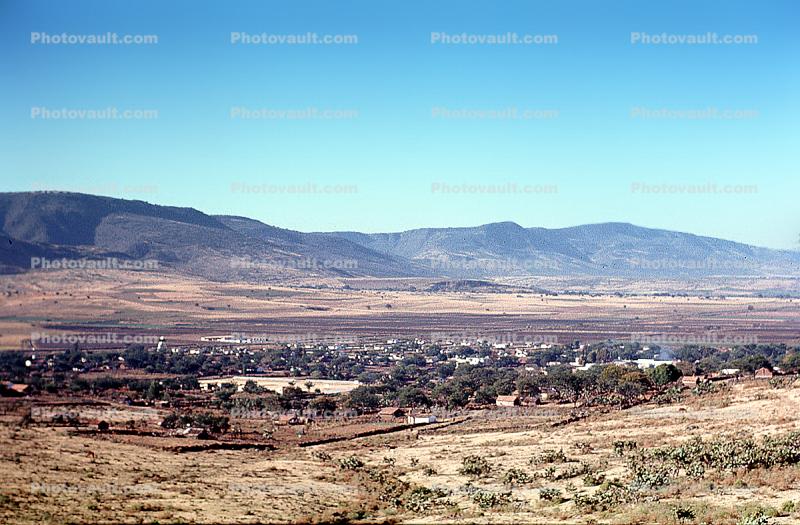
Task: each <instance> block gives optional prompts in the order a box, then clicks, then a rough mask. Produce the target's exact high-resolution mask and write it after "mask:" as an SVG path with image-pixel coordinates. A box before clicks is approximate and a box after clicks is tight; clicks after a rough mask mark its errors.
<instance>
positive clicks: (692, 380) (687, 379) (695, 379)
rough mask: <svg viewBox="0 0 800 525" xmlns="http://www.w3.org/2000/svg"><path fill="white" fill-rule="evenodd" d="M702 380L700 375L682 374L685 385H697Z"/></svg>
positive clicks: (682, 381)
mask: <svg viewBox="0 0 800 525" xmlns="http://www.w3.org/2000/svg"><path fill="white" fill-rule="evenodd" d="M700 382H701V377H700V376H682V377H681V383H683V386H689V387H695V386H697V384H698V383H700Z"/></svg>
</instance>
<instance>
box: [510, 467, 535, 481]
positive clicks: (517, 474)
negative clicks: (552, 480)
mask: <svg viewBox="0 0 800 525" xmlns="http://www.w3.org/2000/svg"><path fill="white" fill-rule="evenodd" d="M531 481H533V478H532V477H531V476H529V475H528V473H527V472H525V471H524V470H522V469H518V468H510V469H508V471H506V474H505V476H503V483H506V484H507V485H524V484H527V483H530V482H531Z"/></svg>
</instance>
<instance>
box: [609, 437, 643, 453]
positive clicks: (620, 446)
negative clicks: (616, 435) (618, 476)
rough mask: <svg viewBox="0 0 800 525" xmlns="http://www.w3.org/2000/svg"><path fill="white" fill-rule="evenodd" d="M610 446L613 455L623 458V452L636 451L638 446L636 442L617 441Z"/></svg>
mask: <svg viewBox="0 0 800 525" xmlns="http://www.w3.org/2000/svg"><path fill="white" fill-rule="evenodd" d="M612 446H613V447H614V454H616V455H617V456H624V455H625V452H628V451H630V450H636V448H637V447H638V446H639V445H638V443H636V441H626V440H618V441H614V443H612Z"/></svg>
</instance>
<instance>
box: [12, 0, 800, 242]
mask: <svg viewBox="0 0 800 525" xmlns="http://www.w3.org/2000/svg"><path fill="white" fill-rule="evenodd" d="M798 14H800V4H798V3H796V2H793V1H789V0H787V1H774V0H766V1H762V2H752V1H748V2H740V1H732V0H723V1H697V0H692V1H670V2H666V1H664V2H655V1H647V2H644V1H641V0H636V1H627V0H609V1H605V2H601V1H597V0H585V1H570V0H552V1H533V0H521V1H514V0H503V1H502V2H497V1H485V2H469V1H458V2H451V1H445V0H436V1H433V2H431V1H427V0H426V1H422V0H419V1H402V2H399V1H380V2H376V1H374V0H363V1H347V0H337V1H330V0H319V1H303V0H291V1H288V0H287V1H281V2H277V1H270V0H260V1H255V2H246V1H236V2H202V1H192V2H188V1H175V0H171V1H169V2H165V1H163V0H159V1H140V2H122V1H108V0H102V1H97V2H88V1H77V2H76V1H63V2H62V1H57V2H53V1H38V0H0V46H2V53H0V67H2V71H3V72H4V79H3V82H2V83H0V96H2V100H3V104H2V105H1V106H0V182H2V184H0V190H3V191H24V190H31V189H62V190H74V191H84V192H88V193H99V194H105V195H112V196H118V197H124V198H134V199H142V200H146V201H150V202H155V203H159V204H171V205H180V206H192V207H195V208H198V209H200V210H203V211H205V212H208V213H226V214H236V215H245V216H249V217H253V218H257V219H259V220H262V221H264V222H267V223H270V224H275V225H278V226H282V227H287V228H294V229H299V230H304V231H311V230H362V231H395V230H402V229H409V228H415V227H424V226H465V225H476V224H481V223H487V222H494V221H504V220H511V221H515V222H518V223H520V224H522V225H523V226H544V227H562V226H571V225H576V224H582V223H592V222H606V221H624V222H632V223H634V224H639V225H643V226H651V227H658V228H666V229H674V230H681V231H689V232H692V233H698V234H703V235H712V236H717V237H723V238H728V239H733V240H738V241H743V242H748V243H751V244H757V245H762V246H770V247H779V248H792V249H796V248H798V234H799V233H800V212H798V210H800V207H799V206H798V205H797V196H798V194H800V177H798V176H797V174H798V172H799V171H800V169H799V168H800V153H798V152H800V148H798V143H800V141H799V140H798V139H800V136H798V135H799V134H798V124H797V123H798V121H799V119H798V117H800V111H799V108H798V100H797V99H798V97H797V94H798V93H800V89H799V88H800V85H799V84H800V82H798V80H799V79H798V67H797V66H798V58H797V57H798V56H800V45H798V36H797V34H798V32H797V31H796V25H797V21H798ZM709 31H712V32H716V33H718V34H719V35H756V36H757V38H758V43H757V44H753V45H750V44H742V45H641V44H636V45H633V44H631V33H632V32H644V33H649V34H661V33H669V34H673V35H685V34H704V33H706V32H709ZM32 32H40V33H48V34H51V35H59V34H61V33H69V34H76V35H80V34H84V35H85V34H102V33H106V32H116V33H118V34H119V35H125V34H132V35H135V34H144V35H149V34H155V35H157V36H158V43H157V44H156V45H117V46H108V45H106V46H103V45H41V44H32V43H31V33H32ZM231 32H246V33H250V34H260V33H262V32H264V33H270V34H276V35H287V34H304V33H306V32H316V33H317V34H319V35H326V34H328V35H356V36H357V38H358V43H357V44H355V45H240V44H238V45H232V44H231ZM432 32H445V33H448V34H461V33H470V34H474V35H478V34H483V35H485V34H501V33H506V32H516V33H518V34H519V35H524V34H546V35H550V34H555V35H557V37H558V43H557V44H555V45H493V46H490V45H438V44H437V45H433V44H431V33H432ZM106 107H113V108H118V109H119V110H120V111H122V110H125V109H153V110H157V112H158V117H157V118H155V119H117V120H96V119H66V120H64V119H61V120H55V119H43V118H38V117H37V118H32V115H31V113H32V108H46V109H48V110H53V109H61V108H67V109H70V110H87V109H102V108H106ZM238 107H244V108H248V109H250V110H252V109H262V108H266V109H270V110H277V111H285V110H296V109H304V108H316V109H317V110H318V111H326V110H349V111H356V112H357V116H356V117H355V118H341V119H285V118H261V119H240V118H231V116H230V114H231V108H238ZM511 107H513V108H517V109H518V111H519V112H522V111H524V110H532V111H537V110H556V111H557V117H553V118H540V119H507V118H495V119H486V118H467V119H465V118H434V117H433V116H432V111H433V110H434V108H447V109H448V110H499V109H504V108H511ZM636 108H645V109H647V110H661V109H666V110H670V111H682V110H697V109H704V108H716V109H717V110H718V111H725V110H747V111H756V112H757V114H756V115H755V116H750V117H746V118H736V119H720V118H716V119H714V118H700V119H688V118H683V117H680V118H678V117H675V116H674V115H676V114H675V113H673V118H633V117H632V116H631V114H632V111H634V110H636ZM309 183H311V184H315V185H316V187H317V188H318V189H320V191H317V192H315V193H308V192H305V193H286V191H288V190H290V189H291V186H293V185H307V184H309ZM507 183H511V184H516V185H517V187H523V186H526V185H528V186H531V187H533V188H534V189H535V188H536V187H537V186H549V187H555V190H552V189H551V190H550V191H548V192H537V191H533V192H531V193H524V192H517V193H489V192H487V191H485V190H487V189H488V188H489V187H490V186H491V185H504V184H507ZM237 184H238V185H240V186H238V187H239V188H241V187H245V188H249V191H248V192H242V191H234V190H233V187H234V186H235V185H237ZM434 184H446V185H450V186H461V185H464V184H466V185H471V187H470V188H469V189H468V190H467V192H466V193H463V192H462V193H459V194H453V193H442V192H441V191H438V192H437V191H432V185H434ZM632 184H639V185H640V187H641V186H642V185H644V186H645V187H650V188H651V189H652V187H653V186H659V187H660V186H661V185H665V184H666V185H669V186H670V189H669V190H668V192H667V193H660V194H652V193H648V194H643V193H641V192H633V191H631V187H632ZM707 184H716V185H717V188H719V191H717V192H708V191H706V192H705V193H697V194H687V193H685V192H686V191H688V190H689V188H691V187H692V186H696V185H707ZM265 185H266V186H265ZM737 185H740V186H748V187H750V189H749V190H739V189H736V188H733V189H730V188H729V189H728V190H727V192H726V189H725V188H726V187H728V186H730V187H733V186H737ZM265 187H268V189H267V190H264V189H263V188H265ZM337 187H346V188H347V189H346V190H345V191H344V192H341V191H337V190H336V189H335V188H337ZM325 188H334V192H333V193H325V192H324V191H323V190H324V189H325Z"/></svg>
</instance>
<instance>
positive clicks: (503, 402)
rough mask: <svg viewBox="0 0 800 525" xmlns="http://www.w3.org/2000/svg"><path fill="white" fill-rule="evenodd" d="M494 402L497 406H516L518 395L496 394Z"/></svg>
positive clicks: (517, 404)
mask: <svg viewBox="0 0 800 525" xmlns="http://www.w3.org/2000/svg"><path fill="white" fill-rule="evenodd" d="M495 404H496V405H497V406H499V407H516V406H519V396H518V395H515V394H512V395H510V396H497V399H496V400H495Z"/></svg>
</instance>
